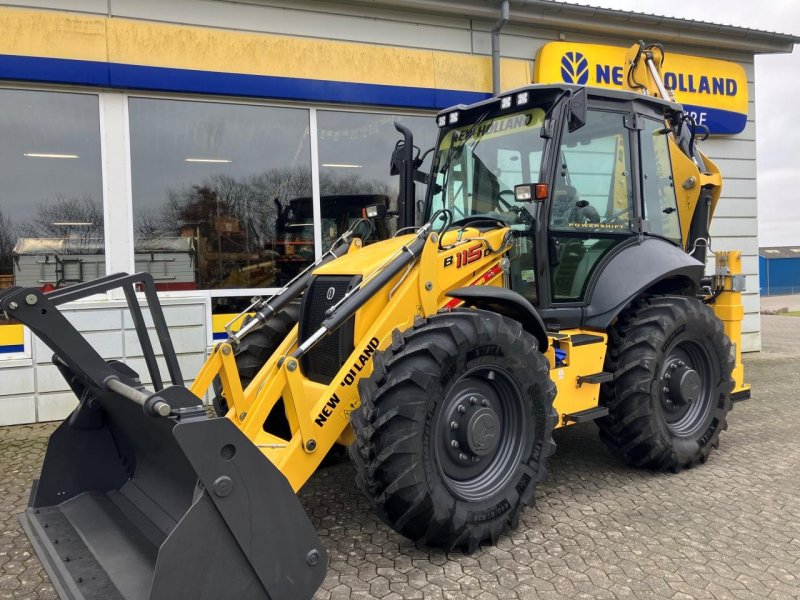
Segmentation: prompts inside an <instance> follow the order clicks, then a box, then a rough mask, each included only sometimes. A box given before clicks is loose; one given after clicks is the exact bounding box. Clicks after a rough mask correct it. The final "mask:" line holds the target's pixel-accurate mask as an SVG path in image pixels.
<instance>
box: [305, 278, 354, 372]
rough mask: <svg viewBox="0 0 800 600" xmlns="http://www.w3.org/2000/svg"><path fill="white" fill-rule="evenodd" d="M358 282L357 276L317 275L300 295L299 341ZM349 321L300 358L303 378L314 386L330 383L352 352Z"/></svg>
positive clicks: (351, 326)
mask: <svg viewBox="0 0 800 600" xmlns="http://www.w3.org/2000/svg"><path fill="white" fill-rule="evenodd" d="M360 282H361V276H360V275H356V276H353V275H318V276H317V277H315V278H314V279H313V280H312V281H311V284H310V285H309V287H308V290H306V292H305V294H303V304H302V307H301V310H300V342H301V343H302V342H304V341H305V340H307V339H308V338H309V337H310V336H311V335H312V334H313V333H314V332H315V331H317V330H318V329H319V327H320V325H321V324H322V322H323V321H324V320H325V311H327V310H328V309H329V308H330V307H331V306H333V305H334V304H336V303H337V302H339V301H340V300H341V299H342V297H343V296H344V295H345V294H346V293H347V292H348V291H349V290H351V289H353V288H354V287H355V286H357V285H358V284H359V283H360ZM354 321H355V318H351V319H350V320H349V321H347V322H346V323H345V324H344V325H342V326H341V327H340V328H339V329H337V330H336V331H334V332H333V333H332V334H330V335H329V336H327V337H326V338H324V339H322V340H321V341H320V342H318V343H317V345H316V346H314V347H313V348H312V349H311V350H309V351H308V352H307V353H306V354H305V356H303V357H302V358H301V359H300V366H301V368H302V369H303V373H304V374H305V376H306V377H308V378H309V379H311V380H312V381H316V382H317V383H325V384H327V383H330V382H331V380H332V379H333V376H334V375H336V373H338V372H339V369H340V368H341V366H342V365H343V364H344V361H345V359H346V358H347V357H348V356H350V354H351V353H352V352H353V349H354V347H355V346H354V345H353V344H354V341H353V324H354Z"/></svg>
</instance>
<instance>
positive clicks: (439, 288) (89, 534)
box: [0, 43, 749, 600]
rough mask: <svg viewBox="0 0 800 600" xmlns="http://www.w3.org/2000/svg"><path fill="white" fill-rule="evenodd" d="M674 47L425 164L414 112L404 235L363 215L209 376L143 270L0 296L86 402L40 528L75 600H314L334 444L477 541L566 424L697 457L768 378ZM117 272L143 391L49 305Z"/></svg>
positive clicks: (414, 531) (440, 146)
mask: <svg viewBox="0 0 800 600" xmlns="http://www.w3.org/2000/svg"><path fill="white" fill-rule="evenodd" d="M662 61H663V50H662V49H661V47H660V46H658V45H645V44H643V43H639V44H636V45H634V46H633V48H632V49H631V51H630V52H629V54H628V59H627V65H626V69H627V76H626V78H625V81H626V82H628V85H629V86H630V88H631V89H630V90H629V91H621V90H620V91H614V90H608V89H593V88H584V87H580V86H573V85H566V84H564V85H562V84H557V85H531V86H527V87H524V88H521V89H518V90H515V91H512V92H508V93H504V94H502V95H501V96H499V97H496V98H491V99H489V100H486V101H484V102H480V103H477V104H474V105H471V106H463V105H459V106H456V107H453V108H451V109H448V110H445V111H443V112H441V113H440V114H439V115H438V116H437V118H436V121H437V124H438V126H439V129H440V133H439V139H438V142H437V145H436V148H435V151H434V155H433V161H432V167H431V172H430V174H427V175H426V174H423V173H420V172H419V170H418V169H419V166H420V164H421V158H420V156H419V153H418V152H417V151H415V149H414V146H413V140H412V139H411V136H410V133H409V132H408V131H407V130H403V129H402V128H401V127H398V129H400V130H401V131H403V133H404V139H403V140H402V141H401V142H399V143H398V146H397V147H396V150H395V153H394V155H393V159H392V165H393V169H394V171H395V172H397V173H398V174H399V175H400V176H401V194H400V199H399V204H398V213H399V222H400V224H401V225H402V227H401V229H400V230H398V231H397V235H394V236H393V237H391V238H389V239H385V240H382V241H378V242H376V243H373V244H369V245H365V244H362V242H361V240H362V239H364V238H366V237H367V236H365V235H363V232H365V231H372V230H373V229H372V228H373V227H374V222H372V221H371V220H370V219H371V218H373V217H374V218H385V216H378V217H375V215H373V214H371V212H370V209H369V207H367V208H366V209H365V211H364V216H365V218H364V219H363V220H361V221H358V222H357V223H355V224H354V225H353V227H352V228H350V229H349V230H348V231H347V232H345V234H344V235H342V236H341V237H340V238H339V239H338V240H337V241H336V242H335V243H334V244H333V246H332V247H331V248H330V249H329V250H328V251H327V252H326V253H325V255H324V256H322V257H321V258H320V260H318V261H317V262H316V263H314V264H313V265H311V266H310V267H309V268H308V269H307V270H306V271H304V272H303V273H301V274H300V275H298V276H297V278H295V280H294V281H293V282H291V283H290V284H289V285H287V286H286V287H285V288H284V289H283V290H282V291H281V292H280V293H279V294H277V295H276V296H273V297H272V298H269V299H267V300H263V301H258V302H256V303H255V305H254V306H253V307H252V308H251V311H250V312H251V313H252V316H251V318H250V320H249V321H248V322H247V323H246V324H245V325H244V326H243V327H242V328H241V329H240V330H239V331H237V332H233V331H231V332H229V334H230V335H229V338H228V339H227V340H226V341H224V342H221V343H219V344H217V345H216V347H215V348H214V350H213V351H212V353H211V355H210V357H209V358H208V361H207V362H206V364H205V366H204V367H203V368H202V370H201V371H200V373H199V374H198V375H197V376H196V378H195V380H194V384H193V385H192V386H191V388H187V387H185V386H184V385H183V380H182V377H181V373H180V369H179V368H178V363H177V360H176V359H175V353H174V352H173V349H172V345H171V342H170V338H169V332H168V328H167V325H166V323H165V321H164V317H163V315H162V312H161V309H160V307H159V304H158V300H157V297H156V293H155V288H154V286H153V283H152V279H151V278H150V277H149V276H148V275H146V274H143V275H133V276H129V275H125V274H121V275H111V276H109V277H106V278H104V279H101V280H98V281H96V282H92V283H87V284H79V285H75V286H72V287H69V288H65V289H62V290H55V291H52V292H50V293H47V294H44V293H42V292H40V291H39V290H35V289H22V288H11V289H9V290H4V291H3V292H2V293H0V294H1V295H0V309H2V313H3V314H4V315H5V317H6V318H7V319H10V320H14V321H17V322H20V323H23V324H25V325H27V326H28V327H30V328H31V330H32V331H33V332H34V333H35V334H36V335H37V336H39V337H40V338H41V339H42V341H43V342H45V343H46V344H48V345H49V346H50V348H52V350H53V352H54V353H55V362H56V364H57V365H58V367H59V369H60V370H61V372H62V373H63V375H64V377H65V378H66V379H67V381H68V382H69V383H70V385H71V387H72V389H73V390H74V391H75V394H76V396H77V397H78V399H79V401H80V402H79V404H78V407H77V408H76V409H75V411H74V412H73V414H72V415H71V416H70V417H69V418H68V419H67V420H66V421H65V422H64V423H63V424H62V425H61V426H60V427H59V428H58V430H57V431H56V432H55V433H54V434H53V436H52V438H51V440H50V445H49V447H48V450H47V455H46V458H45V462H44V466H43V469H42V474H41V477H40V479H39V480H38V482H37V483H36V484H35V485H34V488H33V491H32V495H31V502H30V506H29V508H28V509H27V510H26V511H25V513H24V514H23V515H22V517H21V518H22V522H23V524H24V526H25V529H26V531H27V533H28V536H29V537H30V538H31V540H32V541H33V543H34V546H35V548H36V551H37V553H38V554H39V556H40V557H41V558H42V560H43V562H44V564H45V566H46V567H47V569H48V572H49V573H50V575H51V578H52V580H53V582H54V585H55V586H56V587H57V589H58V591H59V593H60V594H61V596H62V597H64V598H125V599H147V598H150V599H152V600H163V599H167V598H169V599H172V598H236V599H244V598H254V599H255V598H304V597H310V596H311V595H313V593H314V591H315V590H316V589H317V587H318V586H319V584H320V583H321V581H322V578H323V577H324V575H325V570H326V562H327V560H326V554H325V550H324V548H323V547H322V545H321V543H320V540H319V539H318V537H317V536H316V533H315V532H314V530H313V527H312V525H311V523H310V521H309V520H308V518H307V516H306V515H305V513H304V511H303V509H302V507H301V505H300V503H299V501H298V500H297V497H296V496H295V492H296V491H297V490H299V489H300V488H301V487H302V486H303V484H304V483H305V482H306V481H307V480H308V479H309V477H311V475H312V474H313V473H314V472H315V470H316V469H317V468H318V467H319V465H320V462H321V461H322V460H323V458H324V457H325V456H326V454H328V452H329V451H330V450H331V449H332V448H333V447H334V446H336V445H339V446H345V447H347V448H349V453H350V456H351V458H352V460H353V462H354V464H355V468H356V471H357V483H358V485H359V487H360V488H361V489H362V490H363V492H364V494H365V495H366V496H367V498H368V499H369V501H370V502H371V504H372V506H373V507H374V510H375V511H376V513H377V514H378V515H380V517H381V518H382V519H383V520H384V521H385V522H386V523H388V524H389V526H391V527H392V528H394V529H395V530H396V531H398V532H400V533H402V534H403V535H405V536H407V537H409V538H411V539H413V540H419V541H421V542H423V543H426V544H429V545H433V546H438V547H442V548H447V549H462V550H465V551H468V552H469V551H473V550H475V549H476V548H477V547H478V546H480V545H481V544H484V543H494V542H496V541H497V539H498V538H499V537H500V536H501V535H502V534H503V533H504V532H506V531H508V530H509V529H512V528H514V527H516V526H517V523H518V520H519V515H520V511H521V510H522V508H523V507H525V506H526V505H530V504H532V503H533V501H534V492H535V489H536V485H537V484H538V483H539V482H540V481H542V479H543V477H544V475H545V467H546V462H547V458H548V457H549V456H550V455H551V454H552V453H553V451H554V450H555V445H554V443H553V440H552V433H553V429H554V428H556V427H567V426H570V425H572V424H574V423H581V422H585V421H589V420H595V421H596V422H597V424H598V426H599V430H600V436H601V437H602V439H603V441H604V442H605V443H606V444H607V445H608V446H609V448H611V450H613V452H614V453H615V454H617V455H618V456H619V457H621V458H622V459H623V460H625V461H627V462H628V463H630V464H632V465H636V466H639V467H643V468H648V469H654V470H669V471H679V470H681V469H685V468H691V467H694V466H696V465H698V464H699V463H702V462H704V461H705V460H706V459H707V458H708V457H709V453H710V452H711V450H712V448H715V447H717V446H718V444H719V439H720V433H721V432H722V431H723V430H724V429H725V428H726V427H727V421H726V417H727V414H728V411H729V410H730V408H731V401H732V400H733V399H742V398H746V397H747V396H748V395H749V387H748V386H747V385H745V384H744V381H743V371H742V365H741V357H740V338H741V331H740V325H741V320H742V315H743V309H742V304H741V298H740V292H741V290H742V288H743V277H742V275H741V263H740V258H739V254H738V253H736V252H727V253H716V254H714V259H715V263H714V269H713V275H712V276H710V277H707V276H706V275H705V269H706V264H705V263H706V256H707V253H708V252H709V251H710V250H711V246H710V242H709V233H708V229H709V224H710V221H711V217H712V215H713V213H714V209H715V207H716V204H717V202H718V200H719V197H720V190H721V185H722V180H721V176H720V172H719V170H718V169H717V167H716V165H714V163H713V162H712V161H711V160H709V159H708V158H707V157H706V156H704V155H703V154H702V153H701V152H700V151H699V150H698V149H697V147H696V142H697V140H698V138H700V137H702V136H703V131H701V130H702V127H700V126H698V125H697V124H695V123H694V122H693V120H692V118H691V116H690V115H688V114H687V113H685V112H683V110H682V109H681V106H680V105H678V104H676V103H675V102H674V100H673V98H672V97H671V95H670V93H669V91H667V90H665V89H664V87H663V84H662V82H661V77H660V67H661V63H662ZM415 182H424V183H426V184H427V194H426V197H425V201H424V202H422V203H415V201H414V189H413V188H414V185H415ZM116 288H120V289H122V290H124V292H125V295H126V298H127V300H128V304H129V314H130V317H131V319H132V321H133V323H134V325H135V328H136V332H137V334H138V337H139V340H140V343H141V345H142V348H143V351H144V354H145V357H146V362H147V367H148V371H149V373H150V379H151V380H152V382H153V383H152V387H151V388H148V387H145V386H143V385H142V384H141V383H140V378H139V375H138V374H137V373H135V372H133V371H132V370H131V369H130V368H129V367H128V366H126V365H125V364H123V363H121V362H118V361H105V360H103V359H102V358H101V357H100V356H99V355H98V354H97V352H96V351H95V350H93V349H92V348H91V346H90V345H89V344H88V342H87V341H86V340H85V339H84V338H83V337H82V336H81V335H80V334H79V333H78V332H77V331H76V330H75V329H74V327H73V326H72V325H70V323H69V322H67V320H66V319H65V318H64V317H63V316H62V315H61V314H60V313H59V311H58V309H57V306H58V305H60V304H62V303H64V302H68V301H71V300H75V299H78V298H81V297H85V296H87V295H90V294H96V293H100V292H105V291H108V290H112V289H116ZM137 292H138V294H137ZM142 302H145V303H146V304H147V306H148V310H147V311H143V310H142V309H141V308H140V303H142ZM156 345H157V346H158V348H156V347H155V346H156ZM159 352H160V353H161V354H163V356H164V359H163V362H164V364H165V365H166V368H167V371H168V373H169V383H168V384H167V385H165V384H164V382H163V381H162V378H161V375H160V372H159V361H158V360H157V356H156V355H157V354H158V353H159ZM215 382H216V385H215ZM208 390H212V394H213V395H214V396H215V408H216V410H217V411H218V412H219V413H220V414H219V416H218V417H217V418H207V416H206V412H205V409H204V407H203V405H202V403H201V400H200V399H201V398H203V397H204V395H205V394H206V393H207V391H208Z"/></svg>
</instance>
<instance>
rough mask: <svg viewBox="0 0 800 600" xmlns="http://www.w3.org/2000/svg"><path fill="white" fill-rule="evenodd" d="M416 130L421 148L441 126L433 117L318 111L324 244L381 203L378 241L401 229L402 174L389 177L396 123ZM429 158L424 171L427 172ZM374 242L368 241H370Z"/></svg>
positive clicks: (419, 189) (418, 189)
mask: <svg viewBox="0 0 800 600" xmlns="http://www.w3.org/2000/svg"><path fill="white" fill-rule="evenodd" d="M395 121H397V122H399V123H402V124H403V125H405V126H406V127H408V128H409V129H411V131H412V132H413V133H414V143H415V145H416V146H418V147H419V148H420V149H421V150H422V152H425V150H427V149H428V148H430V147H431V146H433V144H434V143H435V141H436V134H437V133H438V130H437V129H436V125H435V122H434V120H433V117H410V116H399V115H388V114H374V113H357V112H343V111H318V112H317V128H318V139H319V162H320V169H319V178H320V194H321V198H320V204H321V209H322V246H323V247H326V246H327V245H329V244H330V243H331V242H332V241H333V240H334V239H335V238H336V237H337V236H338V235H341V234H342V233H343V232H344V231H345V230H346V229H347V228H348V227H349V226H350V225H351V224H352V223H353V222H354V221H355V220H356V219H359V218H361V217H362V215H363V209H364V208H366V207H368V206H376V207H378V212H379V213H381V214H382V215H383V214H384V213H388V217H384V216H381V217H380V218H378V219H372V221H373V224H374V225H375V232H374V233H373V235H372V238H373V239H385V238H386V237H387V236H389V235H392V234H393V233H394V231H395V230H396V224H397V219H396V217H395V216H393V214H392V213H393V212H394V211H396V210H397V194H398V192H399V185H400V184H399V178H398V177H396V176H391V175H389V163H390V159H391V156H392V150H394V147H395V144H396V143H397V141H398V140H400V139H401V138H402V135H401V134H400V133H399V132H398V131H397V130H396V129H395V128H394V122H395ZM429 165H430V160H426V161H425V163H424V164H423V166H422V167H421V169H422V170H423V171H425V170H427V169H428V167H429ZM416 194H417V200H419V201H421V200H423V199H424V195H425V186H424V185H421V184H418V185H417V187H416ZM367 241H369V240H367Z"/></svg>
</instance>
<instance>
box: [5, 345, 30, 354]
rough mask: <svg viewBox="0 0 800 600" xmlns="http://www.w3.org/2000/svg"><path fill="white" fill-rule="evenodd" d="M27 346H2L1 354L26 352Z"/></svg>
mask: <svg viewBox="0 0 800 600" xmlns="http://www.w3.org/2000/svg"><path fill="white" fill-rule="evenodd" d="M24 351H25V346H23V345H22V344H19V345H18V346H0V354H11V353H12V352H24Z"/></svg>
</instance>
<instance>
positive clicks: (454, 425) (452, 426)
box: [450, 421, 458, 429]
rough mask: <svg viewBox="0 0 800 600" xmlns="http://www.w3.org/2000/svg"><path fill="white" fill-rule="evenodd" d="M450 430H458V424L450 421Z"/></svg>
mask: <svg viewBox="0 0 800 600" xmlns="http://www.w3.org/2000/svg"><path fill="white" fill-rule="evenodd" d="M450 429H458V423H456V422H455V421H451V423H450Z"/></svg>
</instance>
